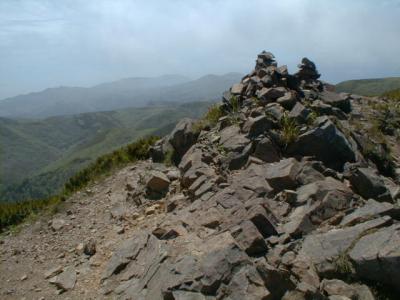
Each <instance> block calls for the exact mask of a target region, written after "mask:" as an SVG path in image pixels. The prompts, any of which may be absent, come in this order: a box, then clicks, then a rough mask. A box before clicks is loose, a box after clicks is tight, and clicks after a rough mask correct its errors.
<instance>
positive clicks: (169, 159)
mask: <svg viewBox="0 0 400 300" xmlns="http://www.w3.org/2000/svg"><path fill="white" fill-rule="evenodd" d="M174 155H175V153H174V150H172V149H171V150H168V151H167V153H165V157H164V161H163V163H164V165H166V166H167V167H170V166H172V165H173V164H174Z"/></svg>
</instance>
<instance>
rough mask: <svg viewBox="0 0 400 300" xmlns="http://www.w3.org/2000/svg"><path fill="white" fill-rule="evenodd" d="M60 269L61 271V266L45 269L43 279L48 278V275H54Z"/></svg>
mask: <svg viewBox="0 0 400 300" xmlns="http://www.w3.org/2000/svg"><path fill="white" fill-rule="evenodd" d="M62 271H63V267H62V266H57V267H54V268H52V269H50V270H47V271H46V272H45V273H44V278H45V279H49V278H50V277H54V276H56V275H58V274H60V273H61V272H62Z"/></svg>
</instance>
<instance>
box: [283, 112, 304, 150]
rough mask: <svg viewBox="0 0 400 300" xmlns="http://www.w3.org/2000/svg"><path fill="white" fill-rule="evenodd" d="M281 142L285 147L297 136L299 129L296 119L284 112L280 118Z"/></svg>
mask: <svg viewBox="0 0 400 300" xmlns="http://www.w3.org/2000/svg"><path fill="white" fill-rule="evenodd" d="M281 130H282V131H281V142H282V144H283V145H284V146H285V147H287V146H288V145H290V144H291V143H293V142H295V141H296V140H297V138H298V137H299V133H300V129H299V126H298V125H297V123H296V120H294V119H291V118H289V117H288V115H287V114H285V115H284V116H283V117H282V119H281Z"/></svg>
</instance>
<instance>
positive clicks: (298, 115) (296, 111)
mask: <svg viewBox="0 0 400 300" xmlns="http://www.w3.org/2000/svg"><path fill="white" fill-rule="evenodd" d="M310 113H311V111H310V110H309V109H308V108H306V107H305V106H304V105H303V104H301V103H300V102H297V103H296V105H295V106H294V107H293V108H292V110H291V111H290V113H289V115H288V116H289V118H291V119H294V120H296V122H297V123H299V124H302V123H305V122H307V118H308V116H309V115H310Z"/></svg>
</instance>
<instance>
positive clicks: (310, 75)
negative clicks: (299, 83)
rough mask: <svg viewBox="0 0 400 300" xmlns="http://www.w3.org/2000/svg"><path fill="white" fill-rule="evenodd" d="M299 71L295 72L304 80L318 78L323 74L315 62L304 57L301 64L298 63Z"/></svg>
mask: <svg viewBox="0 0 400 300" xmlns="http://www.w3.org/2000/svg"><path fill="white" fill-rule="evenodd" d="M298 67H299V69H300V70H299V71H298V72H297V73H296V74H295V76H296V77H298V78H299V79H302V80H317V79H318V78H319V77H321V75H320V74H319V73H318V71H317V68H316V66H315V64H314V63H313V62H312V61H311V60H309V59H308V58H306V57H304V58H303V59H302V60H301V64H299V65H298Z"/></svg>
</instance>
